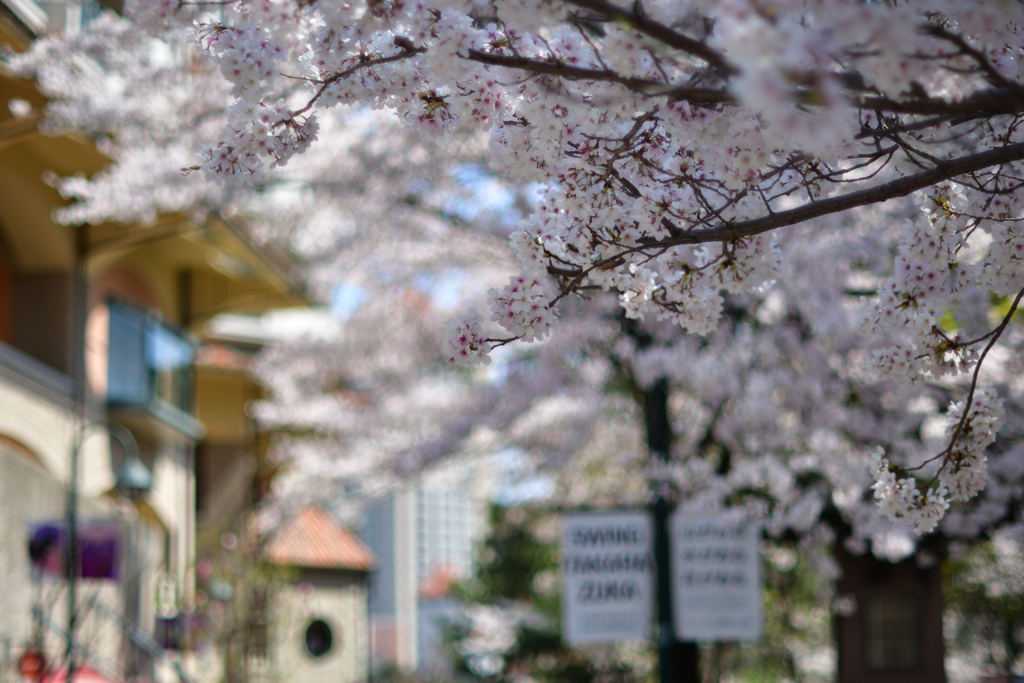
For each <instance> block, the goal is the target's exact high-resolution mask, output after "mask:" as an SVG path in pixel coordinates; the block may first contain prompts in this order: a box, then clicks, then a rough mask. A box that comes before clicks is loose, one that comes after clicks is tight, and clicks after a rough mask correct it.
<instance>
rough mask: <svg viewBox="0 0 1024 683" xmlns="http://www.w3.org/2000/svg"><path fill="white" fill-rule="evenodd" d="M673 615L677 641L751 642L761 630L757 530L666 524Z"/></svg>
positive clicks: (698, 521)
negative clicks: (670, 560) (669, 543)
mask: <svg viewBox="0 0 1024 683" xmlns="http://www.w3.org/2000/svg"><path fill="white" fill-rule="evenodd" d="M670 533H671V544H672V586H673V602H674V605H673V607H674V609H673V610H672V613H673V615H674V616H675V632H676V637H677V638H679V639H681V640H696V641H700V640H704V641H709V640H755V639H756V638H758V637H759V636H760V635H761V629H762V622H763V616H762V606H761V602H762V590H761V553H760V548H759V545H760V540H761V529H760V526H759V525H757V524H744V525H741V526H729V525H726V524H723V523H722V522H721V521H720V520H719V519H718V518H715V517H699V518H689V517H684V516H682V515H681V514H679V513H676V514H674V515H673V516H672V519H671V531H670Z"/></svg>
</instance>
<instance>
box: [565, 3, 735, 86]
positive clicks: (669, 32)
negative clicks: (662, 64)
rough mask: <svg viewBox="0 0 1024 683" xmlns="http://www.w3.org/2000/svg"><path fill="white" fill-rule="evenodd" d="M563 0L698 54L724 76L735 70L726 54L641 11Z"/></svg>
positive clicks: (688, 52) (604, 4)
mask: <svg viewBox="0 0 1024 683" xmlns="http://www.w3.org/2000/svg"><path fill="white" fill-rule="evenodd" d="M566 2H568V3H569V4H572V5H576V6H577V7H580V8H582V9H585V10H590V11H591V12H595V13H597V14H603V15H604V16H606V17H608V18H609V19H611V20H612V21H614V22H617V23H622V24H625V25H627V26H629V27H630V28H632V29H635V30H637V31H639V32H640V33H643V34H644V35H646V36H649V37H651V38H654V39H655V40H657V41H658V42H661V43H664V44H665V45H668V46H669V47H674V48H675V49H677V50H680V51H682V52H686V53H687V54H691V55H693V56H694V57H699V58H700V59H703V60H704V61H705V62H707V63H708V64H709V65H710V66H712V67H713V68H714V69H715V70H716V71H719V72H720V73H721V74H722V75H723V76H730V75H733V74H735V73H737V70H736V68H735V67H733V66H732V65H731V64H729V63H728V62H727V61H725V57H723V56H722V55H721V54H720V53H719V52H716V51H715V50H712V49H711V48H710V47H708V46H707V45H705V44H704V43H702V42H700V41H698V40H694V39H693V38H690V37H689V36H685V35H683V34H682V33H679V32H678V31H676V30H674V29H672V28H669V27H668V26H665V25H664V24H661V23H659V22H657V21H654V20H653V19H649V18H648V17H646V16H644V15H643V14H640V13H637V12H634V11H630V10H627V9H625V8H624V7H619V6H618V5H613V4H612V3H610V2H608V1H607V0H566Z"/></svg>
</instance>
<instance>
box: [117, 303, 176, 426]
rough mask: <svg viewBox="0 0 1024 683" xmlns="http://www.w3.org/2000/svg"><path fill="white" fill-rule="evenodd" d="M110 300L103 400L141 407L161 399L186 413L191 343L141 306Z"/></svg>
mask: <svg viewBox="0 0 1024 683" xmlns="http://www.w3.org/2000/svg"><path fill="white" fill-rule="evenodd" d="M109 306H110V346H109V354H110V362H109V371H108V374H109V376H108V384H107V403H109V404H111V405H116V406H122V407H142V408H147V407H148V408H152V407H154V404H157V403H162V404H165V405H168V406H172V407H174V408H177V409H178V410H180V411H181V412H183V413H189V412H190V411H191V408H192V359H193V358H194V357H195V349H194V348H193V346H192V344H190V343H189V342H188V340H186V339H185V338H184V337H183V336H182V335H181V334H179V333H177V332H175V331H174V330H172V329H171V328H169V327H167V326H165V325H163V324H161V323H160V322H158V321H157V320H156V319H155V318H153V317H152V316H150V315H148V314H147V313H145V312H144V311H141V310H138V309H136V308H133V307H131V306H126V305H124V304H119V303H114V302H111V303H110V305H109Z"/></svg>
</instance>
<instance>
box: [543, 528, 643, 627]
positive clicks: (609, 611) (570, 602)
mask: <svg viewBox="0 0 1024 683" xmlns="http://www.w3.org/2000/svg"><path fill="white" fill-rule="evenodd" d="M653 551H654V541H653V535H652V527H651V519H650V516H649V515H648V514H647V513H645V512H613V513H588V514H575V515H569V516H568V517H566V518H565V526H564V527H563V529H562V638H563V640H564V641H565V642H566V643H568V644H571V645H575V644H577V643H603V642H611V641H616V640H629V639H634V638H647V637H648V635H649V629H650V625H651V619H652V617H653V613H654V552H653Z"/></svg>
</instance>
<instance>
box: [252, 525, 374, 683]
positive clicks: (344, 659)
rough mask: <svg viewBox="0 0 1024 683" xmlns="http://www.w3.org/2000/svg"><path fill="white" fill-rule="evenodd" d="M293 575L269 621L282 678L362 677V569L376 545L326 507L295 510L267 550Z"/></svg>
mask: <svg viewBox="0 0 1024 683" xmlns="http://www.w3.org/2000/svg"><path fill="white" fill-rule="evenodd" d="M264 553H265V556H266V558H267V559H268V560H269V561H270V562H273V563H274V564H277V565H282V566H287V567H293V568H294V569H295V570H296V573H295V575H294V576H293V577H292V579H291V581H290V585H289V586H288V587H287V588H285V589H284V590H283V592H282V598H283V599H282V601H281V603H282V604H281V609H280V611H279V612H278V620H277V624H276V625H275V627H274V635H273V646H272V647H273V649H274V657H273V659H274V663H275V665H276V666H277V667H278V668H279V670H280V672H281V673H282V674H283V680H286V681H296V682H297V681H301V682H302V683H321V682H323V683H327V681H330V683H361V682H362V681H366V680H367V671H368V666H369V660H368V652H369V647H368V645H369V641H368V638H367V635H368V620H367V593H366V577H367V573H368V572H369V571H370V570H371V569H373V567H374V564H375V559H374V556H373V553H371V552H370V550H369V549H368V548H367V547H366V546H365V545H364V544H363V543H362V541H360V540H359V539H358V538H357V537H356V536H355V534H353V533H352V532H351V531H349V530H348V529H347V528H346V527H345V526H344V525H342V524H341V522H339V521H338V520H337V519H335V518H334V516H332V515H331V514H329V513H328V512H327V511H326V510H324V509H322V508H320V507H316V506H310V507H306V508H303V509H301V510H299V511H298V512H297V513H295V514H294V515H292V516H291V517H290V518H289V519H288V520H287V521H286V522H285V523H284V524H282V525H281V527H280V528H279V529H278V530H277V531H276V532H275V533H274V535H273V537H272V538H271V539H270V541H269V542H268V543H267V545H266V548H265V550H264Z"/></svg>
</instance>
